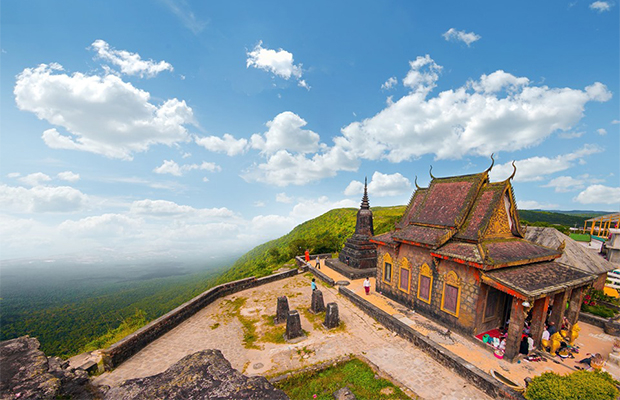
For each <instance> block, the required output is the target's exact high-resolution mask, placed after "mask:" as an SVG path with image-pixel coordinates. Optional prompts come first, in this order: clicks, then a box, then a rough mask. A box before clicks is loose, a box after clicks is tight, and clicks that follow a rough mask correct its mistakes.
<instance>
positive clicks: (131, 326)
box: [80, 310, 146, 352]
mask: <svg viewBox="0 0 620 400" xmlns="http://www.w3.org/2000/svg"><path fill="white" fill-rule="evenodd" d="M144 325H146V313H145V312H144V311H142V310H136V313H135V314H134V315H132V316H131V317H129V318H127V319H125V320H124V321H123V322H122V323H121V324H120V325H119V326H118V327H117V328H114V329H111V330H109V331H108V332H107V333H105V334H103V335H101V336H99V337H98V338H96V339H94V340H92V341H90V342H88V343H86V345H84V347H83V348H82V349H81V351H80V352H86V351H93V350H97V349H105V348H107V347H110V346H111V345H112V344H114V343H116V342H118V341H119V340H121V339H122V338H124V337H125V336H127V335H129V334H131V333H134V332H135V331H137V330H138V329H140V328H141V327H143V326H144Z"/></svg>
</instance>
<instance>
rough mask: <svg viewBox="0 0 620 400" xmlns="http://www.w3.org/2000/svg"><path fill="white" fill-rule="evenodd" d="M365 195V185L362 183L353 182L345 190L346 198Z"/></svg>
mask: <svg viewBox="0 0 620 400" xmlns="http://www.w3.org/2000/svg"><path fill="white" fill-rule="evenodd" d="M362 193H364V184H363V183H362V182H360V181H351V182H350V183H349V184H348V185H347V187H346V188H345V189H344V194H345V196H353V195H356V194H362Z"/></svg>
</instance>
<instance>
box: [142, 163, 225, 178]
mask: <svg viewBox="0 0 620 400" xmlns="http://www.w3.org/2000/svg"><path fill="white" fill-rule="evenodd" d="M193 170H202V171H209V172H217V171H221V170H222V168H221V167H220V166H219V165H217V164H214V163H211V162H206V161H203V162H202V164H185V165H179V164H177V163H176V162H175V161H173V160H164V162H163V164H162V165H160V166H159V167H157V168H155V169H154V170H153V172H155V173H158V174H170V175H174V176H182V175H183V174H184V173H185V172H189V171H193Z"/></svg>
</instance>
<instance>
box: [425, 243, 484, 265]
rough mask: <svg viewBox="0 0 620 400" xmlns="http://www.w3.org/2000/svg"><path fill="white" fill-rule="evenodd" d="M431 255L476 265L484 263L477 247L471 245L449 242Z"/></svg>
mask: <svg viewBox="0 0 620 400" xmlns="http://www.w3.org/2000/svg"><path fill="white" fill-rule="evenodd" d="M433 253H435V254H439V255H441V256H444V257H450V258H456V259H459V260H463V261H471V262H474V263H477V264H482V263H483V261H484V260H483V259H482V255H481V254H480V251H479V250H478V245H476V244H473V243H463V242H449V243H447V244H446V245H444V246H442V247H440V248H439V249H437V250H435V251H433Z"/></svg>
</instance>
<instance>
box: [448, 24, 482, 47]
mask: <svg viewBox="0 0 620 400" xmlns="http://www.w3.org/2000/svg"><path fill="white" fill-rule="evenodd" d="M442 36H443V37H444V39H446V40H447V41H451V40H452V41H461V42H463V43H465V44H466V45H467V47H469V46H470V45H471V44H472V43H473V42H476V41H478V40H480V38H481V36H480V35H476V34H475V33H473V32H465V31H457V30H456V29H454V28H450V29H448V30H447V31H446V32H445V33H444V34H443V35H442Z"/></svg>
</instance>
